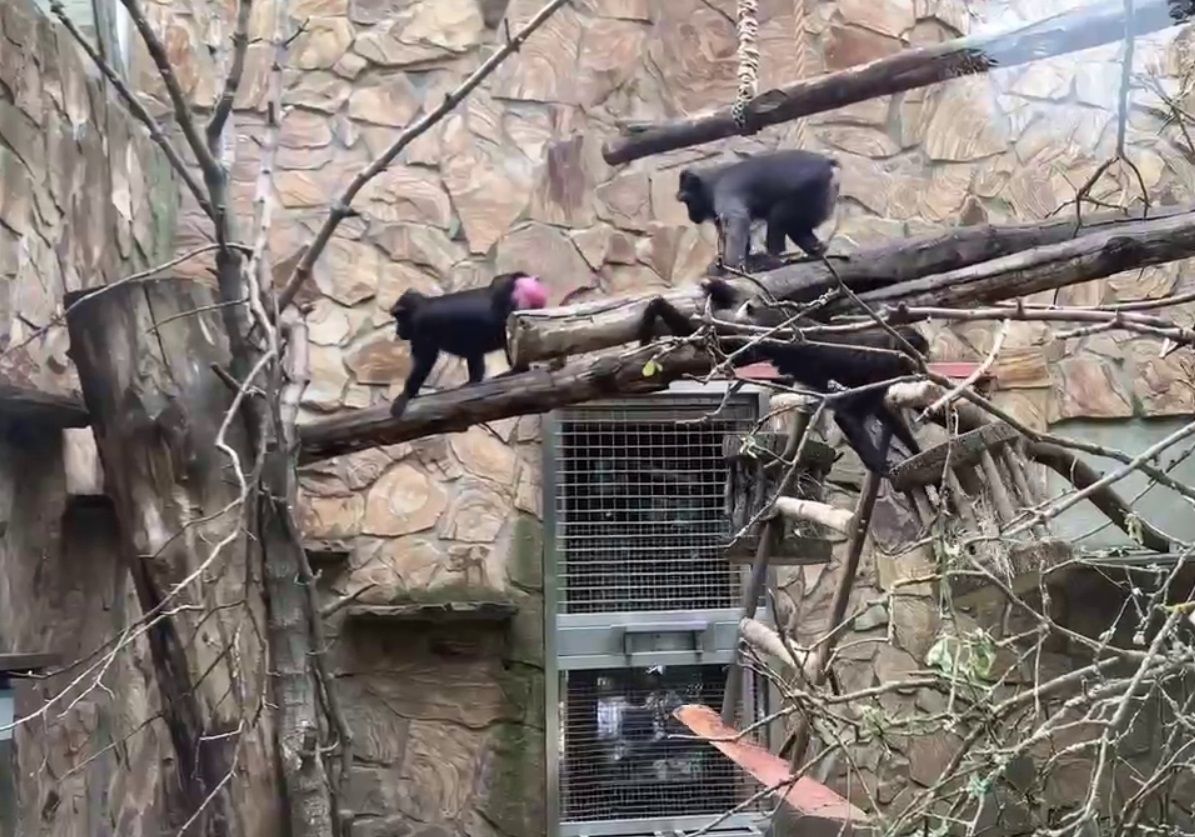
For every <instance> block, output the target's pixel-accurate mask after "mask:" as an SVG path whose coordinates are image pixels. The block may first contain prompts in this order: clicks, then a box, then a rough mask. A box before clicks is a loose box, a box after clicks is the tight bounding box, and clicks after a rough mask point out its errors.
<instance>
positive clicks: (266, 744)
mask: <svg viewBox="0 0 1195 837" xmlns="http://www.w3.org/2000/svg"><path fill="white" fill-rule="evenodd" d="M76 296H79V295H76ZM67 301H68V303H70V302H72V301H73V300H71V299H68V300H67ZM215 302H216V299H215V297H214V295H213V294H212V293H211V292H210V290H208V289H207V288H204V287H202V286H199V285H197V284H194V283H190V282H184V281H181V280H173V279H172V280H166V281H158V282H147V283H143V284H130V285H123V286H116V287H112V288H110V289H103V290H101V291H98V292H92V295H91V296H89V297H88V298H87V299H86V300H85V301H83V302H82V303H81V304H79V305H78V306H77V307H76V308H75V309H74V310H73V311H72V313H71V315H70V317H69V318H68V326H69V330H70V336H71V355H72V357H73V359H74V362H75V365H76V367H77V368H78V371H79V380H80V383H81V386H82V390H83V397H84V400H85V402H86V404H87V407H88V410H89V412H90V413H91V416H92V422H93V423H92V427H93V430H94V432H95V436H96V441H97V445H98V447H99V452H100V458H101V461H102V464H103V468H104V484H105V486H106V488H107V491H108V493H109V495H110V496H111V498H112V500H113V502H114V505H115V509H116V514H117V517H118V520H119V522H120V534H121V540H122V544H123V548H124V551H125V555H126V559H127V560H128V563H129V569H130V572H131V573H132V576H133V579H134V581H135V583H136V587H137V592H138V597H139V599H140V602H141V607H142V609H143V611H144V613H145V617H144V618H145V619H147V620H149V621H151V622H152V625H153V627H152V628H151V629H150V631H149V638H150V645H151V651H152V655H153V661H154V667H155V675H156V678H157V683H158V687H159V689H160V691H161V696H162V703H163V707H164V708H163V715H164V718H165V722H166V724H167V727H168V729H169V732H170V736H171V739H172V741H173V744H174V747H175V750H176V753H177V756H178V761H177V764H176V767H177V770H178V783H179V786H180V788H181V790H182V794H183V795H184V797H185V802H186V807H185V809H183V810H182V812H181V814H180V818H179V821H178V822H175V823H173V825H174V826H176V827H177V828H179V829H185V830H184V832H183V833H185V834H191V835H200V834H203V835H211V836H212V837H216V836H217V835H219V836H220V837H224V835H246V837H248V835H257V834H280V833H282V830H281V829H282V819H281V816H280V815H281V813H282V812H281V810H280V807H279V806H278V805H277V804H276V803H275V802H274V801H275V800H278V799H279V798H280V796H279V793H278V788H277V786H276V784H275V775H276V771H275V768H274V761H273V754H272V753H271V751H270V740H271V729H270V722H269V713H264V712H262V711H261V710H262V708H263V706H264V705H265V699H266V694H265V692H266V688H267V683H266V679H265V677H266V672H265V671H264V670H263V668H262V663H263V660H264V659H265V655H264V648H263V647H262V641H261V634H262V630H263V627H262V626H263V623H264V613H263V612H262V608H261V606H260V593H261V583H260V579H259V578H258V575H257V567H258V561H257V557H258V552H257V549H256V548H255V545H254V542H253V541H252V540H251V539H249V538H246V537H245V530H244V526H243V523H244V515H245V510H246V507H245V506H244V504H243V503H240V502H239V499H240V492H239V488H238V484H237V481H236V479H235V478H232V477H231V475H230V472H229V465H230V463H229V460H228V458H227V455H226V453H224V452H222V451H221V450H220V449H219V448H218V442H220V441H221V422H222V420H223V418H224V416H225V415H226V413H227V412H228V409H229V406H230V403H231V394H230V391H229V390H228V389H227V388H226V387H225V386H224V385H223V384H221V383H220V381H219V379H217V378H216V376H215V375H213V374H212V372H211V369H210V365H211V364H215V363H218V364H226V363H227V362H228V359H229V358H228V347H227V344H226V342H225V340H224V338H223V329H222V328H221V324H220V322H219V321H218V319H217V315H216V314H214V313H212V310H211V306H213V304H214V303H215ZM205 307H207V308H208V310H207V311H203V310H202V309H204V308H205ZM197 311H199V312H201V313H197ZM223 442H224V443H225V444H226V445H227V449H228V450H231V451H233V452H234V453H235V454H236V455H238V456H240V457H242V458H245V457H246V452H247V451H248V450H249V448H248V445H247V440H246V438H245V434H244V431H243V427H242V425H241V423H240V422H239V421H233V422H231V423H230V424H229V425H228V426H227V427H226V428H224V433H223ZM249 800H252V803H251V804H250V803H249ZM188 822H191V824H190V825H188V824H187V823H188Z"/></svg>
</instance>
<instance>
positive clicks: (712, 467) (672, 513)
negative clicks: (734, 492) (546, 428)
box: [554, 397, 756, 613]
mask: <svg viewBox="0 0 1195 837" xmlns="http://www.w3.org/2000/svg"><path fill="white" fill-rule="evenodd" d="M652 400H653V402H654V403H653V404H650V405H626V406H620V407H613V408H612V407H588V408H585V409H579V410H571V411H567V412H564V413H563V414H562V415H561V417H560V420H559V425H558V435H557V454H556V459H555V465H554V468H555V474H554V477H555V482H556V494H555V513H556V530H555V531H556V554H557V558H558V560H557V568H558V569H557V572H558V577H557V581H558V590H559V594H558V602H559V609H560V612H562V613H600V612H610V611H658V610H673V609H684V610H692V609H705V608H724V607H734V606H736V605H737V603H738V589H739V584H740V582H739V579H740V576H739V572H738V570H737V569H735V568H733V567H732V566H731V565H730V564H729V563H728V562H727V560H726V558H725V556H724V554H723V546H724V545H725V543H726V542H727V540H728V538H729V536H730V534H731V532H730V525H729V522H728V514H727V500H726V491H727V465H726V462H725V460H724V459H723V452H722V441H723V438H724V437H726V436H727V435H737V434H741V433H745V432H748V431H750V430H751V429H752V428H753V427H754V424H755V422H754V419H755V403H756V402H755V401H754V400H753V399H749V398H738V399H730V400H728V401H727V402H726V403H725V404H722V405H721V409H719V404H720V403H721V401H720V399H718V398H710V399H702V400H699V399H696V398H692V397H690V398H687V399H684V400H679V399H678V400H676V401H673V402H671V403H670V400H669V399H666V398H664V399H661V398H656V399H652ZM715 411H716V412H715ZM711 413H714V414H713V415H711Z"/></svg>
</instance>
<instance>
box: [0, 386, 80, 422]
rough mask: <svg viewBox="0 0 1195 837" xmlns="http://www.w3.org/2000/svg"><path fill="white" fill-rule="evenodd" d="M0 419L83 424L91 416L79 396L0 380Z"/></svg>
mask: <svg viewBox="0 0 1195 837" xmlns="http://www.w3.org/2000/svg"><path fill="white" fill-rule="evenodd" d="M0 419H6V420H8V421H20V422H28V423H29V424H30V425H36V426H41V427H56V428H63V427H87V425H89V424H91V417H90V416H89V415H88V414H87V407H85V406H84V405H83V399H81V398H71V397H69V396H65V395H56V394H54V393H51V392H42V391H41V390H37V389H34V388H33V387H24V386H18V385H17V384H10V383H6V382H3V381H0Z"/></svg>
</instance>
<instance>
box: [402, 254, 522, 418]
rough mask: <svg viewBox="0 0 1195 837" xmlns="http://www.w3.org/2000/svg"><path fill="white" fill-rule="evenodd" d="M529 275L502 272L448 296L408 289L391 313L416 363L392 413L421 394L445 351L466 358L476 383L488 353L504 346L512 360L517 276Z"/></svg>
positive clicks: (482, 370)
mask: <svg viewBox="0 0 1195 837" xmlns="http://www.w3.org/2000/svg"><path fill="white" fill-rule="evenodd" d="M526 275H527V274H525V273H522V272H515V273H502V274H499V275H498V276H495V277H494V278H493V279H492V280H491V281H490V284H489V285H487V286H485V287H483V288H469V289H468V290H464V291H456V292H454V293H449V294H444V295H442V296H425V295H424V294H421V293H420V292H419V291H417V290H414V289H413V288H412V289H408V290H406V291H404V292H403V294H402V296H400V297H399V298H398V301H397V302H396V303H394V307H393V308H391V309H390V315H391V316H392V317H394V322H395V328H396V331H397V332H398V336H399V338H400V339H402V340H407V341H409V342H410V344H411V358H412V360H413V364H412V366H411V374H410V375H408V376H407V380H406V383H405V384H404V385H403V391H402V392H401V393H400V394H399V396H398V397H397V398H395V399H394V403H393V404H391V405H390V414H391V415H393V416H395V417H398V416H400V415H402V413H403V411H404V410H405V409H406V407H407V402H408V401H409V400H410V399H412V398H414V397H415V396H416V395H418V394H419V389H420V387H422V386H423V382H424V381H426V380H427V376H428V375H429V374H431V371H432V367H433V366H435V364H436V359H437V358H438V357H439V356H440V352H441V351H445V352H448V353H449V354H451V355H456V356H457V357H463V358H464V359H465V363H466V364H467V365H468V369H469V383H471V384H475V383H478V382H480V381H481V380H482V379H483V378H484V377H485V356H486V354H487V353H489V352H496V351H497V350H498V349H504V350H505V351H506V360H507V362H508V363H509V362H510V360H511V358H510V350H509V348H508V347H507V345H506V319H507V317H509V316H510V314H511V312H512V311H514V310H515V300H514V290H515V282H516V280H517V279H518V278H519V277H520V276H526ZM525 371H526V366H522V367H518V368H516V367H513V365H512V368H511V369H510V371H509V372H504V373H502V374H501V375H498V376H497V377H504V376H505V375H509V374H513V373H515V372H525Z"/></svg>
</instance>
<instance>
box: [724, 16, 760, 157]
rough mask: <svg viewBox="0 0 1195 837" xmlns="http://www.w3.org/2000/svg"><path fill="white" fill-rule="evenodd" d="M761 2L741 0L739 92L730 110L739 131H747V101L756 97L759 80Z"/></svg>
mask: <svg viewBox="0 0 1195 837" xmlns="http://www.w3.org/2000/svg"><path fill="white" fill-rule="evenodd" d="M758 12H759V3H758V2H757V0H739V21H738V30H739V93H738V96H737V97H736V98H735V100H734V105H733V106H732V107H731V109H730V112H731V115H732V116H733V117H734V124H735V125H737V126H738V128H739V131H740V132H742V133H744V134H745V133H747V132H748V131H749V130H750V125H749V124H748V122H747V103H748V102H750V101H751V100H752V99H754V98H755V89H756V86H757V85H758V82H759V45H758V40H757V39H758V36H759V19H758V17H757V14H758Z"/></svg>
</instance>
